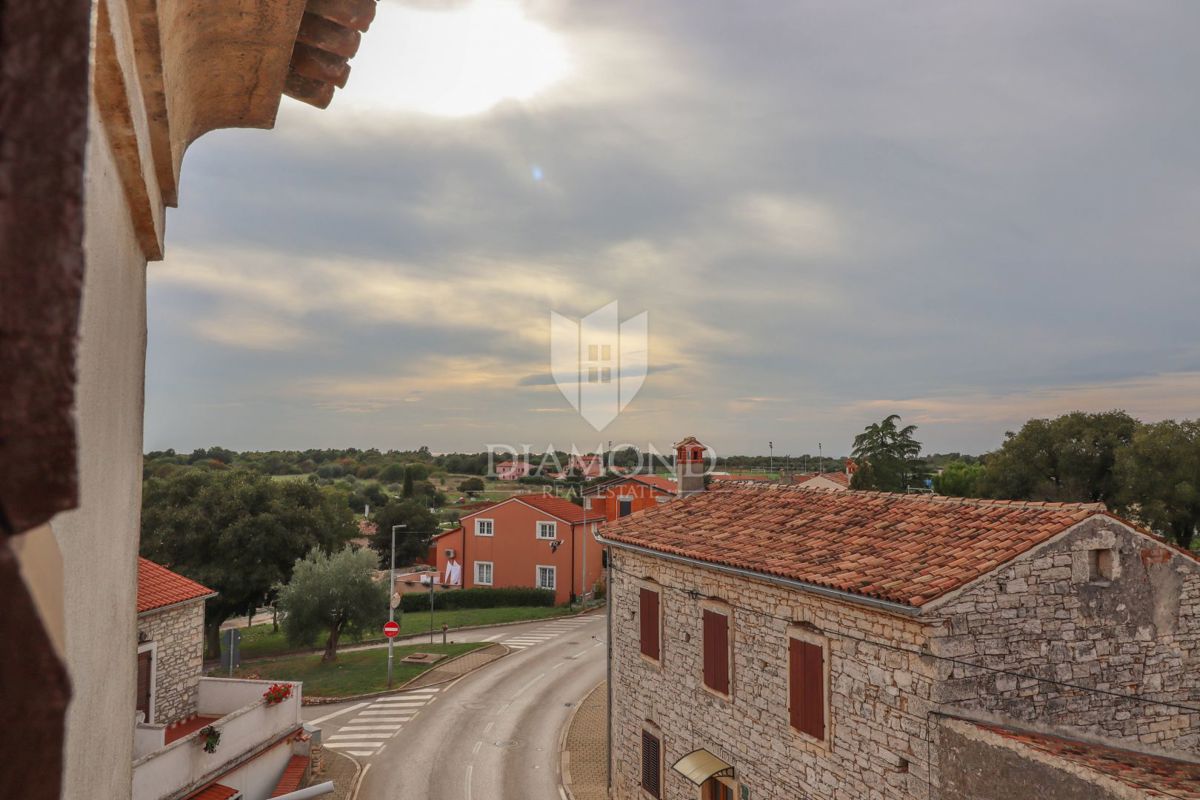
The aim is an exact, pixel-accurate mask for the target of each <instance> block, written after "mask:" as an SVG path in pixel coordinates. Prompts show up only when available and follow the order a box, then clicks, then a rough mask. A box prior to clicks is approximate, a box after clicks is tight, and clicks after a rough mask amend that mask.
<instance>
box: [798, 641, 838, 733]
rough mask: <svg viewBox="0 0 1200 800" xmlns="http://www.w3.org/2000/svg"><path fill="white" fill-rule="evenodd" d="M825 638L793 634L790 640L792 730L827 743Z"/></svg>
mask: <svg viewBox="0 0 1200 800" xmlns="http://www.w3.org/2000/svg"><path fill="white" fill-rule="evenodd" d="M825 651H826V646H825V640H824V638H823V637H820V636H818V635H816V634H810V633H808V632H799V631H798V632H793V633H792V634H791V635H790V638H789V639H788V715H789V717H790V722H791V725H792V728H794V729H795V730H796V731H799V732H800V733H802V734H804V735H805V736H809V737H811V738H813V739H816V740H817V741H819V742H824V741H825V731H826V725H825V717H826V710H827V709H826V686H827V684H828V677H827V675H828V667H829V664H828V658H826V652H825Z"/></svg>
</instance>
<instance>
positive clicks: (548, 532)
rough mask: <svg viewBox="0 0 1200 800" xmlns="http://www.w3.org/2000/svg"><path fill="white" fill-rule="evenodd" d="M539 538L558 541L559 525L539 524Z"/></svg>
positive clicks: (550, 523)
mask: <svg viewBox="0 0 1200 800" xmlns="http://www.w3.org/2000/svg"><path fill="white" fill-rule="evenodd" d="M537 538H539V539H557V538H558V523H557V522H539V523H538V524H537Z"/></svg>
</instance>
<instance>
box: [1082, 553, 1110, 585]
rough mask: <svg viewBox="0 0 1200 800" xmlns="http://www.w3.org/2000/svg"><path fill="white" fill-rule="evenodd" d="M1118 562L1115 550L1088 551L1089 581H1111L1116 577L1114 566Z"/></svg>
mask: <svg viewBox="0 0 1200 800" xmlns="http://www.w3.org/2000/svg"><path fill="white" fill-rule="evenodd" d="M1116 560H1117V554H1116V551H1114V550H1090V551H1088V580H1090V581H1092V582H1098V581H1111V580H1112V579H1113V577H1115V574H1114V573H1115V570H1114V569H1113V566H1114V564H1115V563H1116Z"/></svg>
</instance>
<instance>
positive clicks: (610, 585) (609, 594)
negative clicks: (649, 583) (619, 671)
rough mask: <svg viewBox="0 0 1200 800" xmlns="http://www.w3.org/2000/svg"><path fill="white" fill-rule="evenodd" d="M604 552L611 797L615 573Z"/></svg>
mask: <svg viewBox="0 0 1200 800" xmlns="http://www.w3.org/2000/svg"><path fill="white" fill-rule="evenodd" d="M604 550H605V552H607V553H608V586H607V587H606V594H605V600H606V601H607V602H606V603H605V604H604V605H605V607H606V610H607V612H608V613H607V615H606V616H607V617H608V646H607V647H605V650H607V651H608V722H607V725H608V736H607V737H605V739H606V741H607V748H606V749H605V752H606V753H607V754H608V757H607V758H606V759H605V761H604V771H605V773H606V775H607V777H608V793H609V795H610V796H611V795H612V785H613V781H612V737H613V728H612V714H613V682H612V660H613V628H612V619H613V579H614V577H615V575H616V573H615V572H613V551H612V548H611V547H605V548H604Z"/></svg>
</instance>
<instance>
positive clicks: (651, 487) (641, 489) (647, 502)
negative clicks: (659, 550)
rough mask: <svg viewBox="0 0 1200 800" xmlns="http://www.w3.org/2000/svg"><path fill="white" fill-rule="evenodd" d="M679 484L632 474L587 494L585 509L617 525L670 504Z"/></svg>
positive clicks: (605, 483)
mask: <svg viewBox="0 0 1200 800" xmlns="http://www.w3.org/2000/svg"><path fill="white" fill-rule="evenodd" d="M678 491H679V487H678V484H677V483H676V482H675V481H674V480H672V479H671V478H663V477H661V476H659V475H628V476H626V477H624V478H614V479H612V480H610V481H605V482H604V483H599V484H596V485H595V486H593V487H592V488H590V489H588V490H587V491H585V492H584V493H583V507H584V509H585V510H589V511H592V512H594V513H596V514H599V515H601V516H603V517H604V519H605V520H607V521H608V522H613V521H615V520H617V519H619V518H621V517H627V516H629V515H630V514H632V513H633V512H635V511H641V510H642V509H643V508H653V507H654V506H657V505H659V504H660V503H666V502H670V501H671V500H673V499H675V497H676V495H677V494H678Z"/></svg>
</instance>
